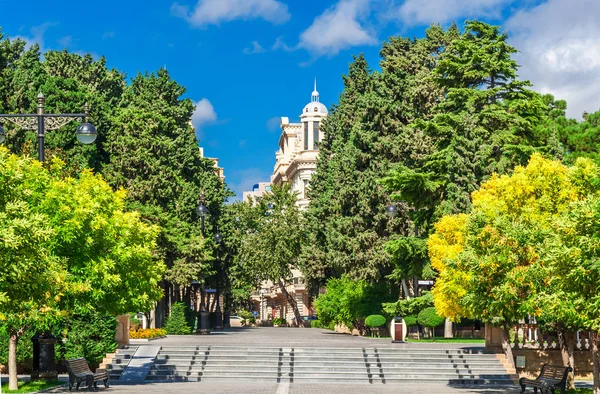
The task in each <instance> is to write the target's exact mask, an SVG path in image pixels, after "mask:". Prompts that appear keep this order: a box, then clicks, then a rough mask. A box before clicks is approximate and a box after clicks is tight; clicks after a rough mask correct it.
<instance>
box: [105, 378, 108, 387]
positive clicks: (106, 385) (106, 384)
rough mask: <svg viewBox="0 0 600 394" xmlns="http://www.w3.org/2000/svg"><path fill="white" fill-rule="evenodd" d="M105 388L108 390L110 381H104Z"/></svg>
mask: <svg viewBox="0 0 600 394" xmlns="http://www.w3.org/2000/svg"><path fill="white" fill-rule="evenodd" d="M104 387H106V388H108V379H104Z"/></svg>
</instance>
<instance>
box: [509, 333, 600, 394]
mask: <svg viewBox="0 0 600 394" xmlns="http://www.w3.org/2000/svg"><path fill="white" fill-rule="evenodd" d="M502 350H503V351H504V354H505V355H506V358H507V360H508V363H509V365H510V366H511V367H512V368H513V369H515V370H516V369H517V367H516V365H515V356H514V355H513V351H512V347H510V337H509V333H508V326H507V325H504V327H503V329H502ZM599 394H600V393H599Z"/></svg>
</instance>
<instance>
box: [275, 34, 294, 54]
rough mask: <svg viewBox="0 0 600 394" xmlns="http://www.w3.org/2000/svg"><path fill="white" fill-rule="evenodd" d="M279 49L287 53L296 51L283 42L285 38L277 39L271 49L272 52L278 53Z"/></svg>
mask: <svg viewBox="0 0 600 394" xmlns="http://www.w3.org/2000/svg"><path fill="white" fill-rule="evenodd" d="M277 49H283V50H284V51H286V52H293V51H295V50H296V49H295V48H292V47H290V46H288V45H287V44H286V43H285V42H283V37H277V38H276V39H275V42H274V43H273V46H272V47H271V50H272V51H276V50H277Z"/></svg>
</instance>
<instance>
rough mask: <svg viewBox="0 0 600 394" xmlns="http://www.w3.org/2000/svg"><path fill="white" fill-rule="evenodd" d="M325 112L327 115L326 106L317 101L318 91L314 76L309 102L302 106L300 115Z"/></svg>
mask: <svg viewBox="0 0 600 394" xmlns="http://www.w3.org/2000/svg"><path fill="white" fill-rule="evenodd" d="M315 113H317V114H325V115H327V113H328V112H327V107H326V106H325V105H323V104H322V103H321V102H320V101H319V92H318V91H317V79H316V78H315V90H313V92H312V95H311V101H310V103H308V104H306V105H305V106H304V109H303V110H302V116H308V115H310V114H315Z"/></svg>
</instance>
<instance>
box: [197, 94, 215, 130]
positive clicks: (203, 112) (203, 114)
mask: <svg viewBox="0 0 600 394" xmlns="http://www.w3.org/2000/svg"><path fill="white" fill-rule="evenodd" d="M194 105H196V110H195V111H194V113H193V114H192V124H193V125H194V128H195V129H196V132H197V133H199V132H200V131H201V129H202V127H203V126H205V125H207V124H210V123H214V122H216V120H217V113H216V112H215V108H214V107H213V105H212V104H211V102H210V101H208V99H206V98H203V99H202V100H200V101H198V102H195V103H194Z"/></svg>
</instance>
